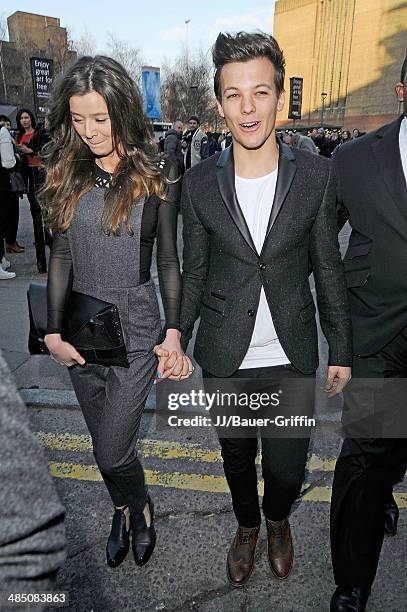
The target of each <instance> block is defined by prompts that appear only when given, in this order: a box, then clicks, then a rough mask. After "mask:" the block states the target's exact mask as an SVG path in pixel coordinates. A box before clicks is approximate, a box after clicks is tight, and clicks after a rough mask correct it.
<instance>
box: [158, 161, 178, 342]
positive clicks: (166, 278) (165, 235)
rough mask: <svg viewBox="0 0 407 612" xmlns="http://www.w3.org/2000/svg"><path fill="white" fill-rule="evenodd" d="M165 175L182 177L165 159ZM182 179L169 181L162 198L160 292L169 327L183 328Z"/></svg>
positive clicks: (160, 219) (159, 215)
mask: <svg viewBox="0 0 407 612" xmlns="http://www.w3.org/2000/svg"><path fill="white" fill-rule="evenodd" d="M164 172H165V175H166V176H167V178H168V179H169V180H170V181H174V180H176V179H177V177H178V170H177V168H176V166H175V165H174V164H172V163H171V162H168V161H166V162H165V168H164ZM179 198H180V181H177V182H175V183H172V184H170V185H168V189H167V198H166V200H163V201H160V203H159V206H158V213H157V214H158V221H157V269H158V280H159V283H160V293H161V298H162V301H163V306H164V312H165V330H167V329H178V330H179V329H180V324H179V316H180V306H181V290H182V283H181V273H180V269H179V260H178V251H177V223H178V206H179Z"/></svg>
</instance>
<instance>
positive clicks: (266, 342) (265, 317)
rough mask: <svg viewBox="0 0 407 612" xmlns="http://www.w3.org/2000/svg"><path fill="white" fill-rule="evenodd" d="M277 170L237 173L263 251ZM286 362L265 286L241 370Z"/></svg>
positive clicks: (246, 212) (258, 246) (244, 205)
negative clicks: (253, 176)
mask: <svg viewBox="0 0 407 612" xmlns="http://www.w3.org/2000/svg"><path fill="white" fill-rule="evenodd" d="M277 172H278V169H276V170H274V172H271V174H267V175H266V176H262V177H260V178H256V179H246V178H241V177H240V176H235V187H236V195H237V199H238V201H239V204H240V208H241V209H242V212H243V214H244V217H245V219H246V223H247V226H248V228H249V230H250V233H251V235H252V238H253V242H254V244H255V246H256V249H257V252H258V253H260V252H261V249H262V247H263V243H264V239H265V237H266V231H267V225H268V222H269V218H270V213H271V209H272V207H273V201H274V194H275V191H276V184H277ZM286 363H290V361H289V359H288V358H287V355H286V354H285V352H284V351H283V348H282V346H281V344H280V341H279V339H278V338H277V334H276V330H275V328H274V324H273V319H272V317H271V313H270V309H269V307H268V304H267V300H266V294H265V293H264V288H263V287H262V288H261V293H260V302H259V306H258V309H257V315H256V322H255V325H254V330H253V335H252V339H251V341H250V346H249V349H248V351H247V353H246V355H245V358H244V359H243V361H242V363H241V365H240V368H239V369H248V368H265V367H270V366H278V365H283V364H286Z"/></svg>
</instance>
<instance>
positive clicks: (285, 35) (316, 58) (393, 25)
mask: <svg viewBox="0 0 407 612" xmlns="http://www.w3.org/2000/svg"><path fill="white" fill-rule="evenodd" d="M274 36H275V38H276V39H277V40H278V42H279V44H280V46H281V48H282V50H283V52H284V55H285V59H286V88H287V94H288V93H289V92H288V89H289V78H290V77H301V78H303V95H302V115H301V120H297V121H296V125H297V126H302V127H310V126H318V125H321V124H322V123H323V124H324V126H332V127H342V128H344V129H350V130H352V129H353V128H356V127H357V128H359V130H361V131H369V130H372V129H375V128H376V127H378V126H379V125H382V124H384V123H387V122H389V121H391V120H393V119H394V118H395V117H397V115H398V114H399V113H400V112H401V108H400V104H399V103H398V101H397V98H396V95H395V93H394V86H395V84H396V83H397V82H398V81H399V80H400V70H401V65H402V63H403V60H404V58H405V56H406V51H407V2H405V1H404V0H277V1H276V5H275V15H274ZM277 125H278V126H280V127H282V126H287V127H288V126H291V125H292V120H291V119H288V95H287V103H286V107H285V109H284V110H283V111H282V112H281V113H279V115H278V117H277Z"/></svg>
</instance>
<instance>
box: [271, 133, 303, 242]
mask: <svg viewBox="0 0 407 612" xmlns="http://www.w3.org/2000/svg"><path fill="white" fill-rule="evenodd" d="M279 146H280V156H279V160H278V175H277V185H276V192H275V194H274V202H273V208H272V209H271V214H270V218H269V222H268V226H267V232H266V238H265V240H264V243H265V242H266V240H267V237H268V235H269V233H270V231H271V228H272V227H273V225H274V223H275V222H276V219H277V216H278V213H279V212H280V210H281V207H282V205H283V204H284V200H285V199H286V197H287V194H288V192H289V190H290V187H291V183H292V182H293V179H294V176H295V173H296V171H297V165H296V163H295V155H294V153H293V152H292V150H291V149H290V147H289V146H287V145H285V144H283V143H279Z"/></svg>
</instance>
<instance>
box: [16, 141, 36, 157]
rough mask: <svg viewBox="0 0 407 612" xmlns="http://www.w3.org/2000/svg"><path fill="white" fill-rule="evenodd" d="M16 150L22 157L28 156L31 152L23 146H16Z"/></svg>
mask: <svg viewBox="0 0 407 612" xmlns="http://www.w3.org/2000/svg"><path fill="white" fill-rule="evenodd" d="M17 150H18V152H19V153H22V154H23V155H29V154H30V153H32V152H33V150H32V149H30V148H29V147H27V146H26V145H24V144H21V145H18V147H17Z"/></svg>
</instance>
